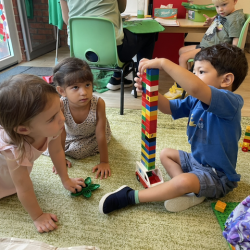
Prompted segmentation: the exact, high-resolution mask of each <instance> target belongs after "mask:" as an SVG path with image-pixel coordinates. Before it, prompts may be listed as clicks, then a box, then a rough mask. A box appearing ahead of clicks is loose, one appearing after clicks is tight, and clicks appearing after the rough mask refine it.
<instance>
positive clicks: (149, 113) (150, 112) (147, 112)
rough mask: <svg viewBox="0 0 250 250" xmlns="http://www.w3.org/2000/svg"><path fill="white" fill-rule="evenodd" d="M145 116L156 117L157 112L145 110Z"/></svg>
mask: <svg viewBox="0 0 250 250" xmlns="http://www.w3.org/2000/svg"><path fill="white" fill-rule="evenodd" d="M146 114H147V115H148V116H156V115H157V114H158V110H154V111H148V110H146Z"/></svg>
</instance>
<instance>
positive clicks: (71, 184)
mask: <svg viewBox="0 0 250 250" xmlns="http://www.w3.org/2000/svg"><path fill="white" fill-rule="evenodd" d="M63 186H64V188H65V189H67V190H69V191H70V192H71V193H76V192H80V191H81V190H82V187H85V186H86V185H85V183H84V179H83V178H68V179H67V180H66V181H64V182H63Z"/></svg>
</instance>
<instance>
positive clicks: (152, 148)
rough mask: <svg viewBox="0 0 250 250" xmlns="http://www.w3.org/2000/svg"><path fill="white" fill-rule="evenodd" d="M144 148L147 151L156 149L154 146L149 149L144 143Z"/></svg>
mask: <svg viewBox="0 0 250 250" xmlns="http://www.w3.org/2000/svg"><path fill="white" fill-rule="evenodd" d="M145 148H146V149H147V150H148V151H151V150H154V149H156V146H151V147H149V146H148V145H147V144H146V143H145Z"/></svg>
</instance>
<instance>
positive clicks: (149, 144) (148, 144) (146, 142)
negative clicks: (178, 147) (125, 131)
mask: <svg viewBox="0 0 250 250" xmlns="http://www.w3.org/2000/svg"><path fill="white" fill-rule="evenodd" d="M142 140H143V141H144V142H145V144H147V146H148V147H152V146H155V145H156V140H155V141H152V142H148V141H147V140H146V139H145V138H143V137H142Z"/></svg>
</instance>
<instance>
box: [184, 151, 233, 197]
mask: <svg viewBox="0 0 250 250" xmlns="http://www.w3.org/2000/svg"><path fill="white" fill-rule="evenodd" d="M179 155H180V162H181V168H182V170H183V172H184V173H193V174H195V175H196V176H197V177H198V179H199V181H200V192H199V193H198V194H196V196H197V197H202V196H205V197H207V198H216V199H218V198H220V197H223V196H225V195H226V194H227V193H229V192H230V191H232V190H233V189H234V188H236V187H237V186H238V184H237V182H233V181H229V180H228V178H227V176H226V175H225V174H224V173H223V172H221V171H218V170H215V169H214V170H213V168H212V167H210V166H208V165H207V166H204V165H202V164H200V163H198V162H197V161H196V160H195V159H194V157H193V156H192V154H191V153H187V152H184V151H182V150H179Z"/></svg>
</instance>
